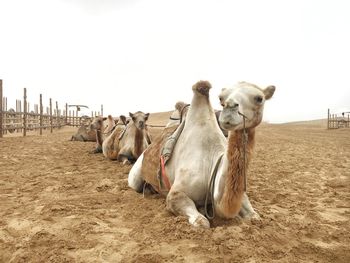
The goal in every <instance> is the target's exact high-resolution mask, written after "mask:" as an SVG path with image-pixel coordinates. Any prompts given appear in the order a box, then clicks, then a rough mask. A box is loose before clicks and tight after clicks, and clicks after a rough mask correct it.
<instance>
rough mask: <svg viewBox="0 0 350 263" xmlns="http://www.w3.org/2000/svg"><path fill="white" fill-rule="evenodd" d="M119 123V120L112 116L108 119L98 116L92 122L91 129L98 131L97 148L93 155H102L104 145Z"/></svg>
mask: <svg viewBox="0 0 350 263" xmlns="http://www.w3.org/2000/svg"><path fill="white" fill-rule="evenodd" d="M123 120H124V118H123ZM118 121H119V119H114V118H113V117H112V116H111V115H108V117H107V118H105V117H101V116H97V117H95V118H94V119H93V120H92V123H91V125H90V128H91V129H92V130H95V131H96V148H95V150H94V151H93V153H102V143H103V141H104V139H105V138H106V137H107V136H108V135H110V134H111V133H112V131H113V129H114V127H115V126H116V125H117V123H118Z"/></svg>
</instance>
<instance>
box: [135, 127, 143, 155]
mask: <svg viewBox="0 0 350 263" xmlns="http://www.w3.org/2000/svg"><path fill="white" fill-rule="evenodd" d="M143 140H144V130H140V129H137V128H136V127H135V143H134V154H135V156H134V157H135V158H136V159H137V158H138V157H139V156H140V155H141V154H142V152H143V143H144V142H143Z"/></svg>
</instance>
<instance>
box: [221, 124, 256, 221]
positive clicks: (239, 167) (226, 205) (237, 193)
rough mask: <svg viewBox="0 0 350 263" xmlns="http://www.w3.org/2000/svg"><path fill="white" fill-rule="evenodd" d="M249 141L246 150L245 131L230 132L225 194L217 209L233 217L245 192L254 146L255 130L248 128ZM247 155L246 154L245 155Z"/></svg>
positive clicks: (224, 180)
mask: <svg viewBox="0 0 350 263" xmlns="http://www.w3.org/2000/svg"><path fill="white" fill-rule="evenodd" d="M247 134H248V142H247V144H246V146H245V150H244V134H243V131H235V132H230V133H229V138H228V146H227V152H226V157H227V158H226V159H227V165H226V167H227V170H226V171H225V172H224V178H222V180H223V184H221V186H222V187H223V188H222V190H220V191H221V192H222V193H223V194H222V196H221V199H220V200H219V203H218V207H217V210H218V212H219V213H220V214H221V215H222V216H223V217H227V218H231V217H233V216H235V215H236V214H238V212H239V210H240V208H241V203H242V198H243V194H244V180H245V176H246V174H247V170H248V166H249V161H250V158H251V154H252V150H253V147H254V139H255V130H254V128H252V129H247ZM244 155H245V156H244Z"/></svg>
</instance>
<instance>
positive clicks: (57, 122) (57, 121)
mask: <svg viewBox="0 0 350 263" xmlns="http://www.w3.org/2000/svg"><path fill="white" fill-rule="evenodd" d="M58 117H59V112H58V102H57V101H56V127H58V128H61V125H60V121H59V119H58Z"/></svg>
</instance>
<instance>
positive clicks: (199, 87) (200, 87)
mask: <svg viewBox="0 0 350 263" xmlns="http://www.w3.org/2000/svg"><path fill="white" fill-rule="evenodd" d="M210 89H211V84H210V82H209V81H206V80H200V81H198V82H197V83H196V84H194V85H193V86H192V90H193V91H197V92H199V93H200V94H203V95H205V96H209V90H210Z"/></svg>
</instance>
